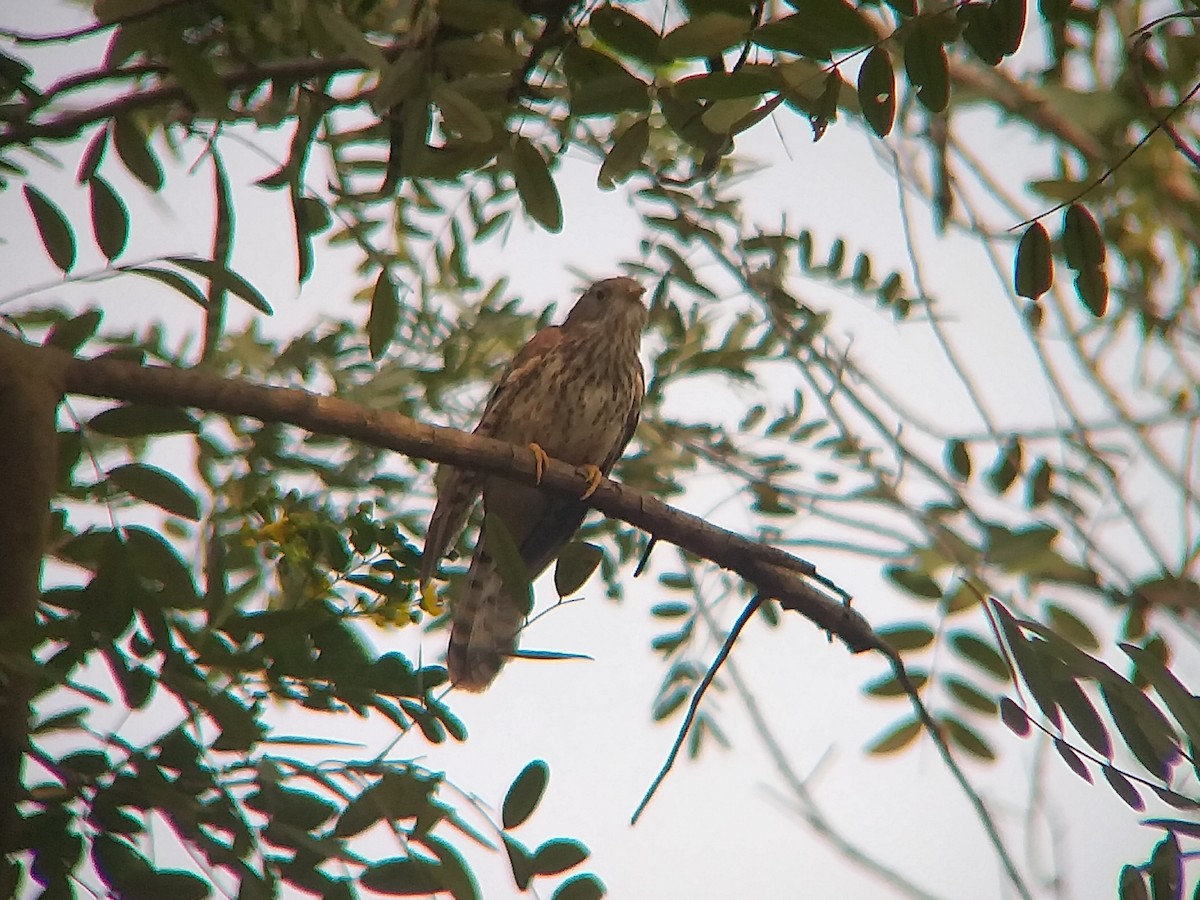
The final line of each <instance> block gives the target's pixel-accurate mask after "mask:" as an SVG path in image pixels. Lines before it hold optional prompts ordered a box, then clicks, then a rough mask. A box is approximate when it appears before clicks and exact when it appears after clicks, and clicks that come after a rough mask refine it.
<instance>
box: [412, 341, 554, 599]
mask: <svg viewBox="0 0 1200 900" xmlns="http://www.w3.org/2000/svg"><path fill="white" fill-rule="evenodd" d="M561 340H562V334H561V331H560V329H559V327H558V326H557V325H551V326H549V327H546V328H543V329H541V330H540V331H538V332H537V334H535V335H534V336H533V337H531V338H530V339H529V340H528V341H526V342H525V346H524V347H522V348H521V349H520V351H518V353H517V355H516V356H515V357H513V361H512V362H511V363H509V364H508V367H507V368H506V369H505V370H504V373H503V374H502V375H501V376H500V379H499V381H497V382H496V386H495V387H494V388H492V393H491V395H490V396H489V397H488V400H487V404H486V406H484V409H483V415H482V416H481V417H480V419H479V424H478V425H476V426H475V431H474V433H475V434H478V435H481V436H483V437H491V436H492V435H493V433H494V432H495V430H496V425H497V424H498V423H500V422H502V421H503V418H504V407H505V406H507V405H508V404H509V403H510V402H511V397H512V395H513V394H514V393H519V390H520V385H521V384H522V383H523V382H525V381H527V380H529V379H530V378H531V377H532V376H533V375H534V373H536V371H537V368H538V365H539V364H540V363H541V360H542V357H544V356H545V355H546V353H547V352H549V350H550V348H552V347H554V346H555V345H557V344H558V343H559V342H560V341H561ZM514 387H515V388H516V389H517V390H516V391H514ZM439 475H440V476H441V478H440V483H439V485H438V495H437V503H436V504H435V506H434V508H433V515H432V516H431V517H430V519H429V528H428V529H427V530H426V532H425V549H424V551H423V552H422V554H421V570H420V581H419V582H418V583H419V584H421V585H425V584H428V583H429V582H430V581H432V580H433V576H434V575H435V574H436V573H437V569H438V564H439V563H441V561H442V557H444V556H445V555H446V553H447V552H448V551H449V550H450V545H451V544H452V543H453V542H454V541H455V540H456V539H457V538H458V535H459V534H461V533H462V530H463V528H464V527H465V526H466V524H467V518H468V516H470V514H471V509H472V507H474V505H475V501H476V500H477V499H478V498H479V494H480V492H481V491H482V490H483V485H484V481H485V477H484V476H483V475H482V474H480V473H479V472H473V471H470V470H466V469H456V468H453V467H451V466H443V467H440V469H439Z"/></svg>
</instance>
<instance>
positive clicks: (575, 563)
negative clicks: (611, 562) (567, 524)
mask: <svg viewBox="0 0 1200 900" xmlns="http://www.w3.org/2000/svg"><path fill="white" fill-rule="evenodd" d="M602 559H604V551H603V550H601V549H600V548H599V547H597V546H596V545H595V544H589V543H586V542H585V541H571V542H570V543H569V544H567V545H566V546H565V547H563V549H562V552H561V553H560V554H558V562H557V563H556V564H555V566H554V589H555V590H557V591H558V596H560V597H566V596H569V595H570V594H573V593H575V592H576V591H577V590H579V589H580V588H581V587H583V584H584V582H586V581H587V580H588V579H589V578H591V577H592V573H593V572H595V571H596V568H597V567H598V566H599V565H600V561H601V560H602Z"/></svg>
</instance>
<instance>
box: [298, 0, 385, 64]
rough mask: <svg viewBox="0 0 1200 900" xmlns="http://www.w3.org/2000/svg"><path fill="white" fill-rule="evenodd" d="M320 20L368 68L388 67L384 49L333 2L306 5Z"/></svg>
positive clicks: (331, 35)
mask: <svg viewBox="0 0 1200 900" xmlns="http://www.w3.org/2000/svg"><path fill="white" fill-rule="evenodd" d="M305 8H306V9H307V10H311V11H312V13H313V14H314V15H315V16H316V17H317V19H318V20H319V21H320V23H321V26H322V27H323V28H324V29H325V31H326V32H327V33H328V34H329V36H330V37H331V38H333V39H334V40H335V41H336V42H337V43H338V44H340V45H341V47H342V49H343V50H345V51H346V53H348V54H349V55H350V56H353V57H354V58H355V59H357V60H358V61H359V62H360V63H362V64H363V65H364V66H366V67H367V68H368V69H375V70H378V71H382V70H383V69H386V68H387V64H388V63H387V58H386V57H385V56H384V55H383V51H382V50H381V49H380V48H379V47H377V46H376V45H375V44H372V43H371V42H370V41H369V40H367V38H366V35H364V34H363V32H362V29H361V27H360V26H358V25H356V24H355V23H353V22H351V21H350V20H349V19H347V18H346V17H345V16H343V15H342V14H341V13H340V12H338V10H337V8H336V7H335V6H333V5H332V4H328V3H312V4H309V5H308V6H307V7H305Z"/></svg>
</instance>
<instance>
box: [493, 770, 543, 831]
mask: <svg viewBox="0 0 1200 900" xmlns="http://www.w3.org/2000/svg"><path fill="white" fill-rule="evenodd" d="M549 781H550V767H549V766H548V765H546V763H545V762H544V761H543V760H540V759H535V760H534V761H533V762H531V763H530V764H529V765H527V766H526V767H525V768H524V769H522V770H521V774H520V775H518V776H517V778H516V780H515V781H513V783H512V786H511V787H509V789H508V793H507V794H505V795H504V804H503V805H502V806H501V808H500V821H501V823H502V824H503V826H504V829H505V830H506V831H508V830H510V829H513V828H516V827H518V826H519V825H521V824H523V823H524V822H525V821H526V820H527V819H528V818H529V817H530V816H531V815H533V811H534V810H535V809H537V805H538V804H539V803H540V802H541V800H542V795H543V794H544V793H545V792H546V785H547V784H548V783H549Z"/></svg>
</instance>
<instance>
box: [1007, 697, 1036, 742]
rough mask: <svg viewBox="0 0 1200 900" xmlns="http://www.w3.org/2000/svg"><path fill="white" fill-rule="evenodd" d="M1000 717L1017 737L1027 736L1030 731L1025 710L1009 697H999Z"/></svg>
mask: <svg viewBox="0 0 1200 900" xmlns="http://www.w3.org/2000/svg"><path fill="white" fill-rule="evenodd" d="M1000 719H1001V720H1002V721H1003V722H1004V724H1005V726H1006V727H1007V728H1008V730H1009V731H1011V732H1012V733H1013V734H1015V735H1016V736H1017V737H1028V736H1029V731H1030V724H1029V716H1027V715H1026V714H1025V710H1023V709H1021V707H1019V706H1017V704H1016V703H1014V702H1013V701H1012V700H1011V699H1010V698H1008V697H1001V698H1000Z"/></svg>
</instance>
